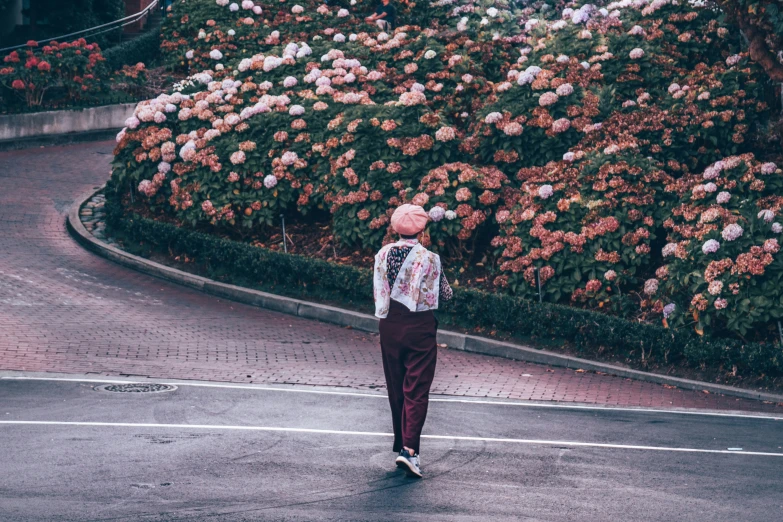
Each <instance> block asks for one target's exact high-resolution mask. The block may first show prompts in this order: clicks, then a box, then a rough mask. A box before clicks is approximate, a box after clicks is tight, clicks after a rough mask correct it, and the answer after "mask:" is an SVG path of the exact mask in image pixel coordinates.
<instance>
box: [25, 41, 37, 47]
mask: <svg viewBox="0 0 783 522" xmlns="http://www.w3.org/2000/svg"><path fill="white" fill-rule="evenodd" d="M27 47H38V42H36V41H35V40H28V41H27Z"/></svg>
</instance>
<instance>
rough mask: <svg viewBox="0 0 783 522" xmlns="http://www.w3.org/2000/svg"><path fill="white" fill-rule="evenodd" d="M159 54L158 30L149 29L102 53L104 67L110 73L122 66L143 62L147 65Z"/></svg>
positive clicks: (156, 28)
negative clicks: (106, 67)
mask: <svg viewBox="0 0 783 522" xmlns="http://www.w3.org/2000/svg"><path fill="white" fill-rule="evenodd" d="M159 54H160V30H159V28H158V27H152V28H150V29H149V30H148V31H147V32H146V33H144V34H142V35H141V36H137V37H136V38H134V39H133V40H128V41H127V42H124V43H121V44H119V45H116V46H114V47H111V48H109V49H107V50H106V51H104V53H103V57H104V58H106V65H107V66H108V67H109V70H110V71H116V70H118V69H122V66H123V65H135V64H137V63H139V62H143V63H144V64H145V65H149V64H150V63H151V62H152V61H153V60H155V59H156V58H157V57H158V55H159Z"/></svg>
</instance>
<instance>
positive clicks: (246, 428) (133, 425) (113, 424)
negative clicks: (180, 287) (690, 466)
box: [0, 420, 783, 457]
mask: <svg viewBox="0 0 783 522" xmlns="http://www.w3.org/2000/svg"><path fill="white" fill-rule="evenodd" d="M0 425H9V426H90V427H112V428H174V429H196V430H232V431H272V432H288V433H313V434H318V435H355V436H361V437H394V434H392V433H381V432H376V431H343V430H319V429H313V428H283V427H277V426H230V425H229V426H224V425H220V424H153V423H144V422H141V423H133V422H89V421H12V420H8V421H2V420H0ZM421 437H422V438H424V439H439V440H464V441H471V442H505V443H513V444H531V445H543V446H572V447H577V448H608V449H634V450H646V451H673V452H681V453H715V454H726V455H754V456H763V457H783V453H770V452H764V451H729V450H711V449H701V448H671V447H666V446H637V445H630V444H602V443H597V442H574V441H565V440H536V439H508V438H498V437H467V436H461V435H422V436H421Z"/></svg>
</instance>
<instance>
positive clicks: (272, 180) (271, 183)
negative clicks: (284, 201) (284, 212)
mask: <svg viewBox="0 0 783 522" xmlns="http://www.w3.org/2000/svg"><path fill="white" fill-rule="evenodd" d="M276 185H277V178H276V177H275V175H274V174H267V175H266V176H265V177H264V186H265V187H266V188H268V189H272V188H274V187H275V186H276Z"/></svg>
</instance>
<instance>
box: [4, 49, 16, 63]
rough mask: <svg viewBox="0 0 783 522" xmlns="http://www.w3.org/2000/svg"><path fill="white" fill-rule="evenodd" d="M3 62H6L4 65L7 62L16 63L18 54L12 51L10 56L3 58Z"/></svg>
mask: <svg viewBox="0 0 783 522" xmlns="http://www.w3.org/2000/svg"><path fill="white" fill-rule="evenodd" d="M3 61H4V62H6V63H8V62H12V63H16V62H18V61H19V53H18V52H16V51H14V52H12V53H11V54H9V55H8V56H6V57H5V58H3Z"/></svg>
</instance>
